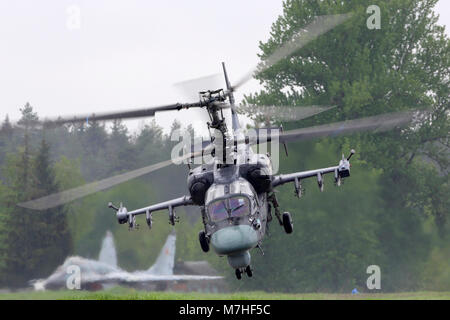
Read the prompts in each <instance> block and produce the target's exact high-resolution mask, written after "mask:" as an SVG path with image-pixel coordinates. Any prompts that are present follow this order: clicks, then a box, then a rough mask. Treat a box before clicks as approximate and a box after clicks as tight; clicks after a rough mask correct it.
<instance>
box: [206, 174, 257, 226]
mask: <svg viewBox="0 0 450 320" xmlns="http://www.w3.org/2000/svg"><path fill="white" fill-rule="evenodd" d="M205 202H206V204H207V212H208V215H209V219H210V220H211V222H219V221H223V220H226V219H229V218H240V217H245V216H248V215H250V214H251V213H252V208H253V207H254V206H255V191H254V189H253V187H252V186H251V184H250V183H249V182H248V181H247V180H245V179H242V178H240V179H238V180H236V181H233V182H232V183H230V184H213V185H212V186H211V187H210V188H209V190H208V192H207V193H206V201H205Z"/></svg>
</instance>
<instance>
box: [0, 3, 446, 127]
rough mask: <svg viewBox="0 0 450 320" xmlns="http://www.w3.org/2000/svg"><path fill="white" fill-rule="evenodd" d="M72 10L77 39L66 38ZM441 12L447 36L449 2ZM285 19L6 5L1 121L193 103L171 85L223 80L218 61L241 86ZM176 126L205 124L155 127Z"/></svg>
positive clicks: (276, 9)
mask: <svg viewBox="0 0 450 320" xmlns="http://www.w3.org/2000/svg"><path fill="white" fill-rule="evenodd" d="M374 2H376V1H374ZM73 5H76V6H78V7H79V8H80V10H81V11H80V13H81V20H80V21H81V25H80V26H81V28H80V29H76V28H75V29H71V28H68V26H69V27H70V26H72V27H73V26H75V27H76V23H75V24H71V22H72V21H74V20H70V19H69V16H70V12H68V8H70V7H71V6H73ZM69 11H70V10H69ZM437 12H438V13H439V14H440V15H441V20H440V23H441V24H445V25H447V33H448V31H449V30H448V29H449V28H450V1H448V0H440V3H439V5H438V7H437ZM281 13H282V1H281V0H270V1H261V0H246V1H238V0H228V1H211V0H195V1H182V0H170V1H143V0H141V1H139V0H127V1H118V0H96V1H91V0H84V1H83V0H72V1H67V0H58V1H55V0H40V1H35V0H15V1H10V0H0V61H1V68H0V88H1V89H0V90H1V94H0V119H3V118H4V117H5V115H6V114H9V116H10V118H11V119H18V118H19V114H20V113H19V108H20V107H22V106H23V105H24V104H25V102H27V101H29V102H30V103H31V104H32V105H33V106H34V108H35V110H36V111H37V112H38V113H39V115H41V116H55V115H71V114H75V113H93V112H102V111H112V110H121V109H123V108H137V107H149V106H154V105H158V104H165V103H173V102H183V101H186V100H189V99H186V97H185V96H183V95H182V94H180V92H179V91H177V90H176V89H175V88H174V87H173V84H174V83H176V82H179V81H183V80H187V79H190V78H196V77H200V76H204V75H209V74H212V73H218V72H221V65H220V62H221V61H225V62H226V63H227V68H228V72H229V74H230V78H231V80H233V79H236V78H238V77H239V76H241V75H242V74H244V73H245V72H246V71H247V70H248V69H249V68H250V67H252V66H254V65H255V64H256V63H257V62H258V58H257V56H256V54H257V53H258V42H259V41H260V40H265V39H267V38H268V37H269V31H270V27H271V24H272V23H273V22H274V21H275V20H276V18H277V16H278V15H280V14H281ZM72 14H73V12H72ZM68 23H69V24H68ZM257 88H258V84H257V83H256V81H253V82H251V83H249V84H248V85H246V86H245V87H244V88H243V90H242V91H241V93H246V92H251V91H254V90H255V89H257ZM207 89H215V88H207ZM239 97H241V95H240V96H239ZM239 97H238V98H239ZM174 116H177V118H178V119H180V120H183V122H184V123H185V124H186V123H191V122H193V123H194V124H197V125H199V124H201V123H202V122H201V119H202V117H200V116H199V113H198V112H184V113H178V114H173V113H169V114H158V115H157V117H156V119H157V121H158V123H161V124H163V125H164V126H167V125H168V124H169V123H171V122H172V121H173V119H174ZM130 125H131V126H133V127H136V125H137V122H132V123H130Z"/></svg>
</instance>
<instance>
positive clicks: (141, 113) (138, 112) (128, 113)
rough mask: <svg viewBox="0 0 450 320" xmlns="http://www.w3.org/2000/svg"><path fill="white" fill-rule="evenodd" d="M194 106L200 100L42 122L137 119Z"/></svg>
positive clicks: (51, 123) (200, 105)
mask: <svg viewBox="0 0 450 320" xmlns="http://www.w3.org/2000/svg"><path fill="white" fill-rule="evenodd" d="M194 107H202V104H201V103H200V102H194V103H184V104H182V103H176V104H170V105H165V106H158V107H152V108H142V109H134V110H124V111H116V112H106V113H99V114H86V115H77V116H73V117H70V116H69V117H65V118H61V117H59V118H56V119H44V120H43V121H42V123H43V124H44V125H45V126H52V125H62V124H66V123H75V122H89V121H102V120H114V119H135V118H142V117H152V116H154V115H155V113H156V112H160V111H170V110H181V109H189V108H194Z"/></svg>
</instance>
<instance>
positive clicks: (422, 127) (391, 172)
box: [247, 0, 450, 290]
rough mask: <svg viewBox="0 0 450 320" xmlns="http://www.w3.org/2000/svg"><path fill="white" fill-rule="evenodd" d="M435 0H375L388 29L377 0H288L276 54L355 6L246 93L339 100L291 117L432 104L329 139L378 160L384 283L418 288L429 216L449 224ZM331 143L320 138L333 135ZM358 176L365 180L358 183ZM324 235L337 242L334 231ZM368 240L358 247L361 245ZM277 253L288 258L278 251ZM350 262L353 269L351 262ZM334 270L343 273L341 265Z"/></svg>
mask: <svg viewBox="0 0 450 320" xmlns="http://www.w3.org/2000/svg"><path fill="white" fill-rule="evenodd" d="M436 2H437V0H385V1H377V3H376V4H377V5H378V6H379V7H380V9H381V17H382V21H381V29H380V30H369V29H368V28H367V24H366V22H367V19H368V18H369V15H368V14H367V13H366V9H367V8H368V7H369V5H372V4H373V2H372V1H366V0H363V1H360V0H351V1H307V0H287V1H285V2H284V4H283V7H284V11H283V14H282V15H281V16H280V17H279V18H278V19H277V21H276V22H275V23H274V24H273V26H272V32H271V37H270V38H269V40H268V41H267V42H265V43H261V45H260V48H261V50H262V54H261V55H260V57H261V59H264V58H266V57H268V56H269V55H270V54H272V53H273V52H274V51H275V50H276V49H277V48H279V47H280V45H281V44H282V43H284V42H285V41H286V40H287V39H289V38H290V37H291V36H292V35H293V34H294V32H296V31H297V30H298V29H299V27H301V26H304V25H306V24H308V23H309V22H310V21H311V20H312V18H313V17H314V16H319V15H326V14H337V13H347V12H353V13H354V15H353V17H352V18H351V19H350V20H349V21H347V22H346V23H344V24H343V25H341V26H339V27H337V28H336V29H334V30H332V31H330V32H328V33H327V34H325V35H323V36H321V37H319V38H318V39H317V40H315V41H313V42H311V43H310V44H308V45H307V46H306V47H304V48H303V49H301V50H299V51H298V52H296V53H295V54H294V55H292V56H291V57H290V58H289V59H285V60H283V61H281V62H280V63H278V64H276V65H275V66H273V67H272V68H270V69H268V70H267V71H264V72H262V73H260V74H258V75H257V78H258V79H259V80H260V81H261V82H262V84H263V86H264V90H262V91H261V92H259V93H257V94H254V95H250V96H248V97H247V102H249V103H254V104H262V105H273V104H283V105H299V106H302V105H311V104H322V105H337V110H336V109H335V110H334V111H332V112H326V113H324V114H321V115H318V116H316V117H313V118H311V119H307V120H304V121H301V122H299V123H295V124H292V125H291V126H292V127H302V126H310V125H315V124H320V123H326V122H333V121H339V120H344V119H352V118H358V117H363V116H370V115H374V114H379V113H385V112H392V111H399V110H406V109H417V108H422V107H427V108H428V109H427V110H428V111H429V114H428V115H427V117H423V118H421V119H420V121H418V122H417V123H416V124H415V125H414V126H412V127H410V128H408V129H405V130H396V131H392V132H389V133H383V134H375V135H374V134H359V135H353V136H351V137H348V138H339V139H334V142H333V143H331V144H328V147H329V150H330V151H331V150H334V151H338V152H339V151H341V150H342V151H343V150H348V149H350V147H353V148H355V149H357V150H358V152H359V154H360V155H359V159H360V160H361V161H363V162H364V163H366V166H367V169H370V168H377V169H381V171H380V173H379V174H380V177H379V179H378V180H377V182H376V183H377V185H379V186H380V187H381V189H380V190H379V191H377V193H376V194H377V195H378V198H373V197H371V196H369V195H368V199H367V204H369V203H372V202H371V201H369V199H372V198H373V199H376V200H377V202H376V203H377V204H373V203H372V204H373V205H374V206H375V207H376V208H377V210H376V211H377V214H376V218H373V219H374V220H373V223H374V225H373V226H374V228H373V229H372V230H374V232H375V233H374V234H373V236H374V239H376V242H378V245H377V246H376V247H378V249H376V250H375V251H373V252H374V253H377V256H378V258H377V261H380V264H381V267H382V270H386V271H385V273H383V275H384V277H385V279H388V280H387V281H386V282H385V283H389V285H387V286H385V289H386V290H401V289H416V288H417V286H418V285H419V281H418V276H419V274H420V270H421V268H422V261H423V260H425V259H426V258H427V254H428V253H429V248H430V238H429V237H427V236H426V235H425V233H424V228H423V226H424V222H425V220H427V217H428V216H432V217H434V220H435V223H436V225H437V226H438V227H439V229H440V230H441V234H442V235H443V234H445V230H447V228H448V227H447V224H446V221H447V219H448V213H449V212H448V200H447V199H448V197H447V196H446V195H445V194H446V192H448V182H449V181H448V159H449V157H448V155H449V145H448V138H449V132H450V130H449V128H450V127H449V126H450V123H449V118H448V114H449V113H448V112H449V106H450V103H449V97H450V85H449V79H450V68H449V66H450V42H449V39H448V37H447V36H446V35H445V32H444V28H443V27H441V26H439V25H437V16H436V15H435V13H434V12H433V8H434V6H435V4H436ZM285 127H286V128H289V127H290V126H289V125H288V126H285ZM324 143H325V142H319V143H318V144H319V145H322V146H324V145H327V144H324ZM303 148H305V149H303V150H302V151H303V153H302V156H303V157H304V158H305V157H306V158H309V155H310V154H311V152H312V150H311V149H308V146H305V145H303ZM316 166H317V165H314V167H316ZM290 169H291V170H292V169H293V167H290ZM358 174H361V173H358ZM352 180H354V178H352ZM352 183H353V182H349V184H352ZM358 185H359V187H362V184H361V183H359V184H358ZM346 187H347V186H346ZM355 192H358V190H356V191H355ZM281 197H283V196H281ZM287 201H289V200H287ZM342 201H345V198H344V199H343V200H342ZM367 208H369V207H367ZM371 208H373V207H371ZM328 210H329V211H328V212H327V213H325V212H324V213H323V214H325V215H326V219H324V223H325V221H327V220H329V221H331V220H332V216H333V215H336V214H338V213H339V212H338V210H339V209H338V208H332V207H331V208H329V209H328ZM307 222H308V221H305V222H304V223H307ZM363 222H364V221H363V220H361V223H362V225H363ZM367 222H368V221H366V222H365V223H367ZM317 232H320V229H317ZM347 236H350V234H348V235H347ZM328 239H329V238H328ZM347 240H348V238H347ZM293 242H294V243H296V242H297V241H296V240H294V241H293ZM327 243H328V246H330V247H333V246H334V242H333V241H331V240H330V241H327ZM294 248H297V246H296V245H294ZM362 249H363V248H360V249H358V250H356V249H355V250H356V251H354V252H353V253H354V254H361V251H359V250H362ZM336 250H337V251H336V255H337V256H338V257H344V256H345V252H344V251H342V249H336ZM322 253H323V252H322ZM332 256H333V255H332V254H331V253H329V254H323V255H322V256H321V258H322V259H323V260H324V261H332ZM317 259H318V257H317ZM294 260H295V261H296V262H297V263H298V262H299V260H296V259H294ZM369 260H370V259H369ZM279 261H283V263H284V261H285V260H283V259H282V258H281V257H280V260H279ZM311 263H317V260H311ZM344 265H345V264H344ZM345 266H346V268H349V270H350V269H351V267H350V265H345ZM322 270H323V269H322ZM335 270H339V268H338V269H335ZM311 272H312V270H311ZM310 276H312V274H310ZM316 276H317V275H314V277H316ZM333 277H334V278H336V277H339V279H342V277H341V276H339V274H338V273H336V274H334V275H333V276H332V277H331V278H333ZM342 280H343V279H342ZM360 280H361V279H360ZM341 284H342V282H341V283H336V282H328V285H325V286H321V285H319V281H317V282H315V283H311V284H310V285H311V286H309V288H310V289H312V290H314V289H316V290H321V289H325V290H327V289H328V290H339V288H341ZM274 285H275V284H274Z"/></svg>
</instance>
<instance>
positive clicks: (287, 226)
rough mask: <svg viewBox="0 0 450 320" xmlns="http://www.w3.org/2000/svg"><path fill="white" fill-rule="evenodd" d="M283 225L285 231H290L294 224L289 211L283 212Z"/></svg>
mask: <svg viewBox="0 0 450 320" xmlns="http://www.w3.org/2000/svg"><path fill="white" fill-rule="evenodd" d="M283 227H284V231H285V232H286V233H292V231H293V229H294V225H293V224H292V218H291V214H290V213H289V212H285V213H283Z"/></svg>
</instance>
